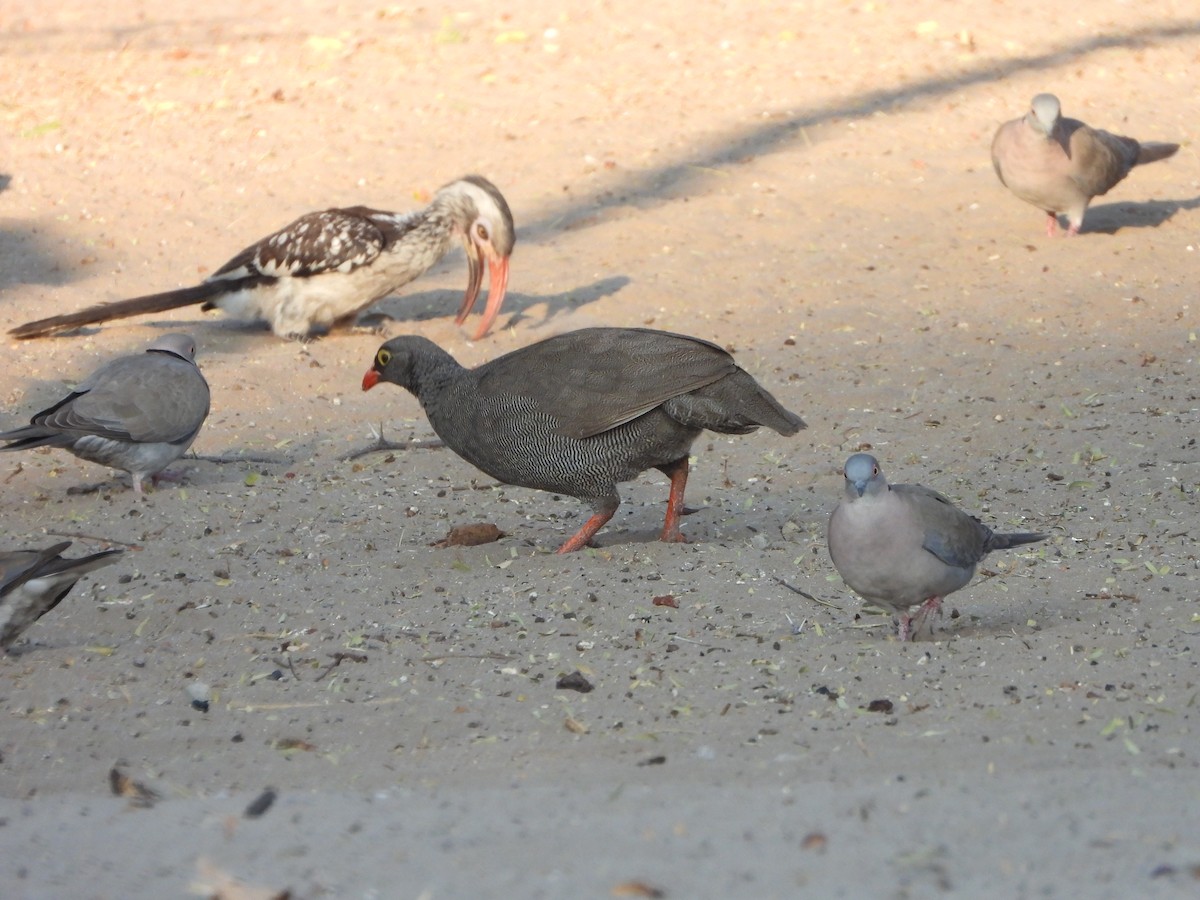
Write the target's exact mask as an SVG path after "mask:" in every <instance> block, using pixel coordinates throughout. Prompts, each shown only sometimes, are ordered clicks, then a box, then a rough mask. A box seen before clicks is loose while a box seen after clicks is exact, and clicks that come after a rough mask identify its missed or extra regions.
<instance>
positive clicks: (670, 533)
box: [655, 456, 688, 543]
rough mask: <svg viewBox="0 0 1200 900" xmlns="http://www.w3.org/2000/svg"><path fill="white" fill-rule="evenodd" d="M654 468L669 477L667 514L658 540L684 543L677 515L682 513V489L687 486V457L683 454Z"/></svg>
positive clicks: (685, 539) (685, 540)
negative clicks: (669, 492)
mask: <svg viewBox="0 0 1200 900" xmlns="http://www.w3.org/2000/svg"><path fill="white" fill-rule="evenodd" d="M655 468H656V469H658V471H660V472H662V473H663V474H664V475H666V476H667V477H668V478H670V479H671V494H670V496H668V497H667V516H666V518H665V519H664V520H663V530H662V537H661V538H660V540H663V541H676V542H681V543H686V542H687V538H685V537H684V536H683V535H682V534H680V533H679V517H680V515H682V513H683V489H684V488H685V487H687V479H688V458H687V457H686V456H684V457H681V458H680V459H677V460H675V462H672V463H667V464H666V465H662V466H655Z"/></svg>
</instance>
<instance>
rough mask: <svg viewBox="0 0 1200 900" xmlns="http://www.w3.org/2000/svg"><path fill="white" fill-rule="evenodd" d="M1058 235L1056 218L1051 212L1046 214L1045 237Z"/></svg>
mask: <svg viewBox="0 0 1200 900" xmlns="http://www.w3.org/2000/svg"><path fill="white" fill-rule="evenodd" d="M1056 234H1058V216H1056V215H1055V214H1054V213H1052V212H1048V213H1046V237H1054V236H1055V235H1056Z"/></svg>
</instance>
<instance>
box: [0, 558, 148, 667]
mask: <svg viewBox="0 0 1200 900" xmlns="http://www.w3.org/2000/svg"><path fill="white" fill-rule="evenodd" d="M70 546H71V542H70V541H63V542H62V543H61V544H55V545H54V546H53V547H47V548H46V549H45V550H10V551H8V552H2V553H0V650H8V648H9V647H11V646H12V643H13V641H15V640H16V639H17V638H19V637H20V636H21V635H22V634H23V633H24V632H25V631H26V629H28V628H29V626H30V625H32V624H33V623H34V622H36V621H37V620H38V619H40V618H41V617H42V616H44V615H45V614H46V613H48V612H50V610H52V609H54V607H56V606H58V604H59V601H61V600H62V598H63V597H65V596H67V594H68V593H69V592H70V590H71V588H73V587H74V586H75V582H76V581H78V580H79V579H80V578H82V577H83V576H84V575H86V574H87V573H88V572H91V571H92V570H93V569H99V568H100V567H101V566H107V565H108V564H109V563H113V562H116V561H117V560H116V558H117V557H118V556H120V555H121V554H122V553H124V552H125V551H124V550H101V551H100V552H99V553H93V554H92V555H91V556H84V557H80V558H79V559H63V558H62V552H63V551H64V550H66V549H67V548H68V547H70Z"/></svg>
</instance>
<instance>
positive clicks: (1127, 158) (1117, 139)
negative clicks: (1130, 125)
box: [992, 94, 1179, 235]
mask: <svg viewBox="0 0 1200 900" xmlns="http://www.w3.org/2000/svg"><path fill="white" fill-rule="evenodd" d="M1178 149H1179V145H1178V144H1169V143H1165V142H1157V141H1156V142H1147V143H1140V142H1138V141H1136V140H1134V139H1133V138H1131V137H1121V136H1120V135H1115V134H1110V133H1109V132H1107V131H1101V130H1100V129H1098V128H1089V127H1088V126H1087V125H1085V124H1084V123H1083V122H1080V121H1079V120H1077V119H1064V118H1063V117H1062V109H1061V107H1060V105H1059V102H1058V98H1057V97H1055V96H1054V95H1053V94H1038V95H1037V96H1036V97H1034V98H1033V101H1032V103H1031V104H1030V109H1029V112H1027V113H1026V114H1025V115H1024V116H1022V117H1021V118H1019V119H1013V120H1012V121H1011V122H1005V123H1004V124H1003V125H1001V126H1000V128H999V129H997V131H996V136H995V138H993V140H992V166H993V167H994V168H995V170H996V174H997V175H998V176H999V178H1000V182H1001V183H1002V184H1003V185H1004V186H1005V187H1007V188H1008V189H1009V190H1010V191H1012V192H1013V193H1014V194H1016V195H1017V196H1018V197H1020V198H1021V199H1022V200H1024V201H1025V202H1026V203H1032V204H1033V205H1034V206H1036V207H1037V208H1038V209H1041V210H1044V211H1045V213H1046V215H1047V216H1048V219H1047V221H1046V233H1047V234H1049V235H1054V234H1055V233H1056V232H1057V230H1058V219H1057V214H1058V213H1062V214H1063V215H1065V216H1066V217H1067V221H1068V229H1067V233H1068V234H1078V233H1079V228H1080V226H1081V225H1083V216H1084V213H1086V212H1087V208H1088V204H1089V203H1091V201H1092V198H1093V197H1098V196H1100V195H1101V194H1106V193H1108V191H1109V190H1111V189H1112V188H1114V187H1115V186H1116V185H1117V184H1118V183H1119V182H1120V181H1121V180H1122V179H1123V178H1124V177H1125V176H1126V175H1128V174H1129V172H1130V170H1131V169H1133V167H1134V166H1139V165H1145V164H1146V163H1151V162H1156V161H1157V160H1160V159H1166V158H1167V157H1169V156H1172V155H1173V154H1174V153H1175V151H1176V150H1178Z"/></svg>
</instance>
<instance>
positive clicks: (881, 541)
mask: <svg viewBox="0 0 1200 900" xmlns="http://www.w3.org/2000/svg"><path fill="white" fill-rule="evenodd" d="M844 474H845V479H846V487H845V494H844V496H843V498H842V501H841V502H840V503H839V504H838V505H837V508H836V509H835V510H834V511H833V514H832V515H831V516H830V517H829V528H828V542H829V555H830V557H831V558H832V560H833V565H834V567H835V568H836V569H837V570H838V573H839V574H840V575H841V576H842V580H843V581H845V582H846V584H847V585H848V586H849V587H850V588H852V589H853V590H854V591H855V592H856V593H858V594H859V595H861V596H862V597H863V598H864V599H866V600H869V601H870V602H872V603H877V604H879V605H881V606H884V607H886V608H888V609H891V610H895V611H896V612H898V613H900V614H901V618H900V639H901V640H907V639H908V637H909V636H910V633H911V631H912V630H913V627H914V626H913V622H914V621H916V622H917V623H918V625H919V623H920V620H922V619H923V618H924V616H925V615H926V614H927V613H929V612H931V611H938V610H940V608H941V601H942V598H944V597H945V596H946V595H947V594H951V593H953V592H954V591H957V590H958V589H959V588H962V587H965V586H966V585H967V583H968V582H970V580H971V578H972V577H973V576H974V575H975V566H976V565H977V564H978V563H979V561H980V560H982V559H983V558H984V557H985V556H987V555H988V554H989V553H991V552H992V551H993V550H1004V549H1007V548H1009V547H1016V546H1019V545H1021V544H1029V543H1033V542H1034V541H1041V540H1045V539H1046V537H1048V535H1045V534H1033V533H1018V534H996V533H995V532H993V531H992V530H991V529H990V528H988V527H987V526H986V525H984V524H983V523H982V522H980V521H979V520H978V519H976V518H974V517H973V516H969V515H967V514H966V513H965V512H963V511H962V510H960V509H958V508H957V507H956V506H955V505H954V504H953V503H951V502H950V501H949V500H948V499H947V498H946V497H944V496H943V495H942V494H939V493H938V492H937V491H935V490H931V489H930V488H927V487H923V486H921V485H918V484H888V481H887V478H886V477H884V474H883V470H882V469H881V468H880V466H879V462H878V461H877V460H876V459H875V457H873V456H871V455H869V454H867V453H856V454H854V455H853V456H851V457H850V458H849V459H848V460H847V461H846V467H845V469H844ZM918 604H920V605H921V609H920V610H919V611H918V612H917V613H914V614H910V613H909V610H910V608H911V607H913V606H916V605H918Z"/></svg>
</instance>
